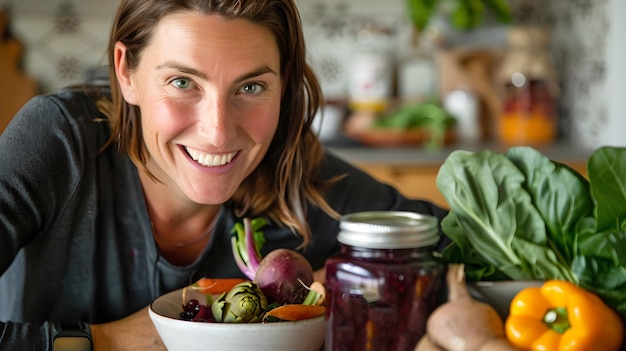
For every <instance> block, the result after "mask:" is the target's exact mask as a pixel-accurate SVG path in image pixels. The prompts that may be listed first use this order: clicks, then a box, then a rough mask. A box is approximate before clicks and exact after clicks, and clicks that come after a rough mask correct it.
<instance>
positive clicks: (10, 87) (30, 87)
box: [0, 11, 37, 133]
mask: <svg viewBox="0 0 626 351" xmlns="http://www.w3.org/2000/svg"><path fill="white" fill-rule="evenodd" d="M22 49H23V46H22V44H21V43H20V41H18V40H17V39H16V38H15V37H13V36H12V35H11V34H10V28H9V15H8V14H7V13H6V12H3V11H0V82H1V83H2V84H0V133H2V131H3V130H4V128H5V127H6V125H7V124H8V123H9V121H10V120H11V118H13V116H14V115H15V113H17V111H18V110H19V109H20V108H21V107H22V106H23V105H24V104H25V103H26V102H27V101H28V100H29V99H30V98H31V97H33V96H34V95H35V94H37V84H36V83H35V81H34V80H33V79H32V78H31V77H29V76H28V75H27V74H26V73H24V72H23V71H22V69H21V64H20V63H21V55H22Z"/></svg>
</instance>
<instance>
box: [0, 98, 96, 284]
mask: <svg viewBox="0 0 626 351" xmlns="http://www.w3.org/2000/svg"><path fill="white" fill-rule="evenodd" d="M68 115H69V110H68V107H67V106H63V105H62V104H61V103H60V101H59V100H58V99H56V98H54V97H53V96H38V97H35V98H33V99H32V100H30V101H29V102H28V103H27V104H26V105H25V106H24V107H23V108H22V109H21V110H20V111H19V112H18V113H17V115H16V116H15V117H14V118H13V120H12V121H11V122H10V123H9V125H8V126H7V128H6V129H5V131H4V132H3V133H2V135H0V150H2V152H1V153H0V164H1V165H2V167H0V274H2V273H3V272H4V271H5V270H6V268H7V267H8V266H9V265H10V264H11V262H12V260H13V259H14V258H15V256H16V254H17V252H18V251H19V249H20V248H21V247H23V246H24V245H26V244H27V243H28V242H30V241H31V240H33V239H34V238H35V237H36V235H37V234H38V233H41V232H43V231H45V229H46V227H49V226H50V225H51V224H52V223H53V221H54V219H55V217H56V215H57V214H58V213H59V212H61V211H62V210H63V204H65V203H67V201H68V198H69V197H70V196H71V194H72V193H73V191H74V189H75V188H76V184H77V181H78V178H79V174H80V172H81V166H80V165H81V164H82V161H81V160H82V159H83V158H84V155H82V151H83V150H82V148H80V147H77V140H76V138H77V136H78V135H79V132H78V131H77V130H76V128H77V126H76V125H75V123H74V125H72V123H70V122H69V116H68Z"/></svg>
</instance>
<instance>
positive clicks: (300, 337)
mask: <svg viewBox="0 0 626 351" xmlns="http://www.w3.org/2000/svg"><path fill="white" fill-rule="evenodd" d="M182 308H183V307H182V289H180V290H176V291H173V292H170V293H167V294H164V295H163V296H161V297H159V298H157V299H156V300H154V301H153V302H152V304H150V309H149V310H148V312H149V315H150V318H151V319H152V323H154V326H155V327H156V329H157V331H158V333H159V335H160V336H161V340H163V343H164V344H165V347H167V349H168V350H169V351H183V350H184V351H194V350H198V351H200V350H202V351H206V350H224V351H226V350H228V351H250V350H254V351H294V350H298V351H318V350H320V348H321V347H322V345H323V344H324V336H325V326H326V323H325V320H324V316H320V317H316V318H311V319H307V320H302V321H296V322H276V323H249V324H243V323H203V322H191V321H185V320H182V319H180V312H181V311H182Z"/></svg>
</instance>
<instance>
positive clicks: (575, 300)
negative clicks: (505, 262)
mask: <svg viewBox="0 0 626 351" xmlns="http://www.w3.org/2000/svg"><path fill="white" fill-rule="evenodd" d="M505 333H506V336H507V339H508V340H509V342H510V343H511V344H513V345H514V346H515V347H517V348H520V349H522V350H532V351H590V350H602V351H616V350H619V348H620V346H621V345H622V342H623V340H624V324H623V321H622V319H621V318H620V316H619V315H618V314H617V312H616V311H615V310H613V309H612V308H610V307H609V306H607V305H606V304H605V303H604V301H602V300H601V299H600V298H599V297H598V296H597V295H595V294H593V293H591V292H589V291H587V290H585V289H583V288H581V287H578V286H576V285H574V284H572V283H569V282H566V281H562V280H549V281H546V282H545V283H544V284H543V285H542V286H541V287H529V288H525V289H523V290H521V291H520V292H519V293H518V294H517V295H516V296H515V297H514V298H513V300H512V301H511V306H510V311H509V316H508V317H507V319H506V321H505Z"/></svg>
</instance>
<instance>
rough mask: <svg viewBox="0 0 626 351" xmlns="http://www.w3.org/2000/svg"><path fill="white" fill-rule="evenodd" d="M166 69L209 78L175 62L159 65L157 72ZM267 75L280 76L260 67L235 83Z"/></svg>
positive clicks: (264, 67)
mask: <svg viewBox="0 0 626 351" xmlns="http://www.w3.org/2000/svg"><path fill="white" fill-rule="evenodd" d="M166 68H167V69H174V70H177V71H180V72H182V73H186V74H190V75H194V76H196V77H199V78H201V79H204V80H207V79H208V76H207V75H206V74H204V73H202V72H201V71H199V70H197V69H195V68H191V67H187V66H185V65H183V64H180V63H177V62H174V61H168V62H165V63H164V64H162V65H158V66H157V70H160V69H166ZM267 73H271V74H274V75H278V73H276V72H275V71H274V70H273V69H271V68H270V67H268V66H262V67H259V68H257V69H255V70H253V71H251V72H248V73H246V74H244V75H242V76H241V77H239V78H237V79H236V80H235V82H242V81H245V80H246V79H250V78H254V77H258V76H261V75H263V74H267Z"/></svg>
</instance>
